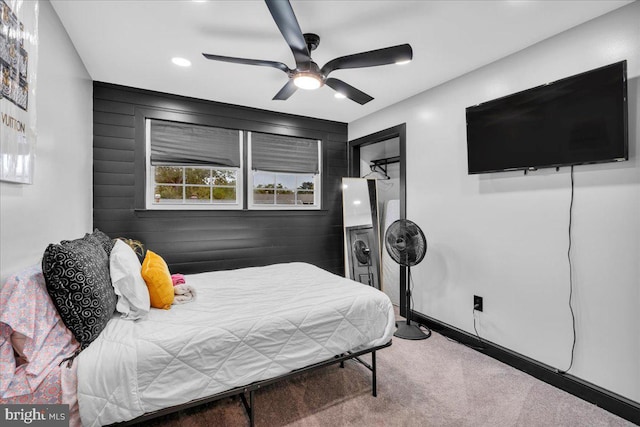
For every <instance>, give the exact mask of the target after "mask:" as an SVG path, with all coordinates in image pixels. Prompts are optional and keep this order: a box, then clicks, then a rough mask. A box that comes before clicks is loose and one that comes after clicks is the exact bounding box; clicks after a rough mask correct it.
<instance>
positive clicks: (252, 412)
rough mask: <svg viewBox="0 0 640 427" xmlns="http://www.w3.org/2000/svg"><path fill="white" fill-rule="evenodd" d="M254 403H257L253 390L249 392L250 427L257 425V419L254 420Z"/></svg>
mask: <svg viewBox="0 0 640 427" xmlns="http://www.w3.org/2000/svg"><path fill="white" fill-rule="evenodd" d="M254 403H255V400H254V398H253V390H251V391H250V392H249V426H250V427H254V425H255V418H254V411H253V405H254Z"/></svg>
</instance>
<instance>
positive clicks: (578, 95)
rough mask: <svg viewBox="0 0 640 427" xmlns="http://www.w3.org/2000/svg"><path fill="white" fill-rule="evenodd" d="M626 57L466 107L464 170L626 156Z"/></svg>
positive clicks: (531, 167)
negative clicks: (613, 62)
mask: <svg viewBox="0 0 640 427" xmlns="http://www.w3.org/2000/svg"><path fill="white" fill-rule="evenodd" d="M626 70H627V61H621V62H617V63H615V64H611V65H607V66H605V67H601V68H597V69H595V70H591V71H587V72H585V73H581V74H578V75H575V76H571V77H568V78H565V79H562V80H557V81H555V82H553V83H547V84H544V85H542V86H538V87H535V88H532V89H528V90H525V91H522V92H518V93H515V94H513V95H508V96H505V97H502V98H499V99H495V100H493V101H488V102H485V103H482V104H479V105H474V106H472V107H468V108H467V109H466V114H467V160H468V167H469V174H477V173H485V172H498V171H510V170H525V171H526V170H535V169H538V168H547V167H560V166H568V165H581V164H588V163H601V162H614V161H622V160H628V158H629V154H628V147H629V142H628V129H627V75H626V74H627V73H626Z"/></svg>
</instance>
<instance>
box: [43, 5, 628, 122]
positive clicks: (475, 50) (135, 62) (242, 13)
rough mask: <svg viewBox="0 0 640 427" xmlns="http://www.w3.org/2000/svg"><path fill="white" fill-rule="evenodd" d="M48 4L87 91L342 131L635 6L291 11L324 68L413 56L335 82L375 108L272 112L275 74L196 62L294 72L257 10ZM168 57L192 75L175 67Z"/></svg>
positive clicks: (262, 9)
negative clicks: (145, 94) (364, 56)
mask: <svg viewBox="0 0 640 427" xmlns="http://www.w3.org/2000/svg"><path fill="white" fill-rule="evenodd" d="M51 3H52V4H53V7H54V9H55V11H56V12H57V14H58V16H59V17H60V20H61V21H62V23H63V25H64V27H65V28H66V30H67V32H68V33H69V36H70V38H71V40H72V42H73V44H74V45H75V47H76V49H77V51H78V53H79V55H80V57H81V58H82V61H83V62H84V64H85V66H86V68H87V71H88V72H89V74H90V76H91V78H92V79H93V80H96V81H102V82H108V83H115V84H119V85H125V86H132V87H137V88H142V89H150V90H155V91H160V92H166V93H172V94H178V95H185V96H191V97H195V98H201V99H206V100H213V101H219V102H225V103H231V104H237V105H245V106H250V107H255V108H262V109H266V110H272V111H279V112H285V113H292V114H299V115H303V116H309V117H317V118H322V119H329V120H335V121H340V122H347V123H349V122H351V121H354V120H356V119H358V118H360V117H363V116H365V115H367V114H370V113H372V112H374V111H377V110H380V109H382V108H384V107H386V106H389V105H391V104H394V103H396V102H398V101H401V100H403V99H406V98H408V97H410V96H412V95H415V94H417V93H419V92H422V91H424V90H426V89H429V88H431V87H434V86H436V85H438V84H441V83H443V82H445V81H447V80H451V79H453V78H455V77H458V76H460V75H462V74H465V73H467V72H469V71H472V70H474V69H477V68H479V67H481V66H483V65H486V64H488V63H491V62H493V61H496V60H497V59H500V58H502V57H505V56H507V55H509V54H512V53H514V52H517V51H519V50H522V49H524V48H526V47H527V46H531V45H532V44H534V43H537V42H539V41H541V40H544V39H546V38H549V37H551V36H553V35H555V34H558V33H560V32H562V31H565V30H567V29H569V28H571V27H574V26H576V25H579V24H581V23H583V22H585V21H588V20H590V19H593V18H595V17H597V16H600V15H603V14H605V13H607V12H609V11H611V10H614V9H616V8H619V7H621V6H623V5H625V4H628V3H631V1H630V0H624V1H616V0H602V1H596V0H589V1H577V0H568V1H558V0H556V1H550V0H533V1H520V0H518V1H515V0H504V1H497V0H494V1H483V0H476V1H444V0H442V1H399V0H396V1H382V0H374V1H364V0H357V1H351V0H342V1H317V0H316V1H310V0H307V1H301V0H293V1H291V4H292V7H293V10H294V12H295V14H296V16H297V18H298V22H299V24H300V27H301V28H302V31H303V32H311V33H316V34H318V35H320V37H321V41H320V45H319V47H318V49H317V50H315V51H313V52H312V57H313V59H314V61H315V62H317V63H318V65H319V66H321V67H322V65H324V64H325V63H326V62H328V61H329V60H331V59H333V58H335V57H338V56H344V55H349V54H353V53H359V52H363V51H368V50H373V49H378V48H383V47H388V46H393V45H397V44H402V43H409V44H411V46H412V47H413V58H414V59H413V61H412V62H411V63H410V64H408V65H403V66H396V65H387V66H382V67H373V68H366V69H352V70H338V71H335V72H334V73H332V75H331V76H332V77H336V78H339V79H342V80H344V81H345V82H347V83H349V84H351V85H352V86H355V87H356V88H358V89H360V90H362V91H364V92H366V93H368V94H369V95H371V96H373V97H374V98H375V99H374V100H373V101H371V102H369V103H368V104H366V105H364V106H361V105H359V104H356V103H355V102H353V101H350V100H348V99H343V100H338V99H335V98H334V97H333V94H334V92H333V90H332V89H330V88H329V87H326V86H325V87H322V88H320V89H319V90H316V91H304V90H298V91H297V92H296V93H295V94H294V95H293V96H292V97H291V98H289V99H288V100H286V101H273V100H272V98H273V96H274V95H275V94H276V93H277V92H278V91H279V90H280V88H281V87H282V86H283V85H284V84H285V83H286V82H287V76H286V75H285V74H284V73H283V72H282V71H280V70H276V69H273V68H268V67H260V66H250V65H239V64H230V63H223V62H217V61H210V60H207V59H205V58H204V57H203V56H202V53H203V52H204V53H212V54H218V55H226V56H235V57H244V58H251V59H264V60H271V61H279V62H284V63H285V64H287V65H288V66H289V67H290V68H294V67H295V63H294V60H293V55H292V54H291V50H290V49H289V47H288V46H287V44H286V42H285V41H284V39H283V37H282V35H281V34H280V32H279V30H278V28H277V27H276V25H275V23H274V22H273V19H272V18H271V15H270V13H269V11H268V9H267V7H266V5H265V4H264V2H262V1H258V0H253V1H231V0H222V1H214V0H209V1H191V0H180V1H169V0H160V1H141V0H129V1H125V0H111V1H99V0H91V1H89V0H85V1H79V0H51ZM175 56H179V57H184V58H187V59H189V60H190V61H191V62H192V66H191V67H189V68H181V67H178V66H176V65H173V64H172V63H171V58H172V57H175Z"/></svg>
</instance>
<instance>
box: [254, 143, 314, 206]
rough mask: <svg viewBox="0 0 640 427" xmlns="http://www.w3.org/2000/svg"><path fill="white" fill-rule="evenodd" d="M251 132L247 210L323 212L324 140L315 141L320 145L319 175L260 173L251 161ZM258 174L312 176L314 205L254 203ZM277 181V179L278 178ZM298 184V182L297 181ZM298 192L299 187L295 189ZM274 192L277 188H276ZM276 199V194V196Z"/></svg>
mask: <svg viewBox="0 0 640 427" xmlns="http://www.w3.org/2000/svg"><path fill="white" fill-rule="evenodd" d="M251 135H252V132H251V131H247V144H246V146H247V167H246V170H247V187H246V194H247V210H267V211H286V210H294V211H298V210H300V211H310V210H321V209H322V160H323V159H322V158H323V156H322V140H321V139H316V138H311V139H314V140H315V141H316V142H317V144H318V173H316V174H311V173H297V172H296V173H287V172H271V171H259V170H254V169H253V168H252V159H251ZM256 172H262V173H272V174H274V175H275V176H276V177H277V176H278V175H288V176H300V175H312V176H313V204H312V205H310V204H306V205H305V204H301V205H298V204H276V203H274V204H273V205H271V204H256V203H255V202H254V198H253V196H254V194H253V193H254V189H255V188H254V174H255V173H256ZM276 179H277V178H276ZM296 182H297V180H296ZM293 190H294V191H296V192H297V187H296V188H295V189H293ZM274 191H276V188H275V187H274ZM274 198H275V194H274Z"/></svg>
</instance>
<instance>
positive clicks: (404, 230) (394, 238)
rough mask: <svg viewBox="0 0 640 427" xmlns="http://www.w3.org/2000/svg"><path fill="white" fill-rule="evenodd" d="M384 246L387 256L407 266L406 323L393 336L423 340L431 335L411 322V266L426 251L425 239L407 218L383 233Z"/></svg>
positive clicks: (418, 228) (420, 231)
mask: <svg viewBox="0 0 640 427" xmlns="http://www.w3.org/2000/svg"><path fill="white" fill-rule="evenodd" d="M384 242H385V247H386V248H387V252H388V253H389V256H391V258H392V259H393V260H394V261H395V262H397V263H398V264H400V265H401V266H403V267H407V276H408V280H407V293H406V298H405V315H406V316H407V321H406V323H405V322H403V323H401V324H399V325H398V330H397V331H396V333H395V334H393V335H394V336H396V337H398V338H404V339H408V340H423V339H425V338H429V337H430V336H431V331H430V330H429V329H428V328H426V330H427V333H424V332H423V331H422V330H421V329H420V327H419V326H418V325H416V324H414V323H411V267H413V266H414V265H417V264H418V263H419V262H420V261H422V259H423V258H424V256H425V254H426V253H427V239H426V237H424V233H423V232H422V230H421V229H420V227H418V226H417V225H416V224H415V223H414V222H412V221H409V220H408V219H399V220H397V221H394V222H393V223H392V224H391V225H390V226H389V228H387V231H386V232H385V235H384Z"/></svg>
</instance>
